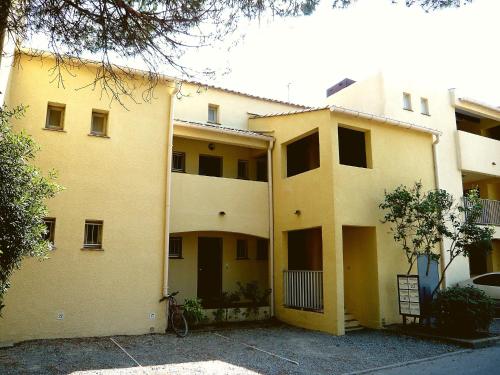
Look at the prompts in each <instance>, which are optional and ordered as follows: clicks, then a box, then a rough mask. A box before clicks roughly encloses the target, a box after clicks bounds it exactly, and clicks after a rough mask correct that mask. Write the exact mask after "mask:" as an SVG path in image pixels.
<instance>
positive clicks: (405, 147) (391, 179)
mask: <svg viewBox="0 0 500 375" xmlns="http://www.w3.org/2000/svg"><path fill="white" fill-rule="evenodd" d="M333 121H334V122H336V123H337V124H341V125H343V126H345V125H348V126H350V127H352V128H356V129H358V130H363V131H368V132H369V133H370V142H371V154H372V168H371V169H365V168H357V167H351V166H347V165H341V164H339V159H338V153H334V163H333V176H334V184H333V192H334V193H333V195H334V197H335V200H334V206H335V219H334V220H335V235H336V241H335V246H336V248H338V249H340V250H341V249H342V227H345V226H356V227H373V228H375V231H376V244H377V246H376V249H377V264H378V270H377V274H378V290H379V301H380V307H379V319H380V320H379V322H378V325H381V324H382V323H386V324H390V323H397V322H400V320H401V318H400V316H399V312H398V307H397V285H396V275H397V274H398V273H406V271H407V269H408V263H407V261H406V258H405V256H404V254H403V250H402V249H401V247H400V246H399V245H398V244H396V243H395V242H394V240H393V238H392V235H391V234H390V233H389V227H388V226H387V225H384V224H381V222H380V220H381V219H382V216H383V212H382V210H380V209H379V207H378V206H379V204H380V203H381V202H382V201H383V199H384V191H386V190H387V191H391V190H393V189H395V188H396V187H397V186H399V185H406V186H412V185H413V184H414V183H415V181H417V180H420V181H421V182H422V184H423V185H424V190H428V189H433V188H434V186H435V185H434V171H433V161H432V136H431V135H430V134H426V133H421V132H416V131H409V130H407V129H402V128H397V127H394V126H390V125H379V124H377V123H370V122H366V121H360V120H357V119H349V118H348V117H347V116H335V117H334V118H333ZM337 142H338V138H337V137H336V132H335V131H334V137H333V149H334V150H336V149H337V148H338V145H337ZM416 155H418V157H416ZM416 176H418V178H416ZM338 254H339V257H341V255H342V252H341V251H339V253H338ZM341 259H342V258H340V259H339V260H338V262H339V264H340V265H342V264H343V262H342V260H341ZM413 273H415V274H416V273H417V269H416V267H415V268H414V269H413ZM338 282H339V283H340V282H343V279H342V278H340V279H338ZM342 300H343V296H342V294H340V295H339V304H340V303H341V301H342ZM375 316H376V315H375ZM371 324H372V325H375V324H376V323H375V322H374V321H373V320H372V322H371Z"/></svg>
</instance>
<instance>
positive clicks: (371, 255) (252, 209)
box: [0, 55, 500, 341]
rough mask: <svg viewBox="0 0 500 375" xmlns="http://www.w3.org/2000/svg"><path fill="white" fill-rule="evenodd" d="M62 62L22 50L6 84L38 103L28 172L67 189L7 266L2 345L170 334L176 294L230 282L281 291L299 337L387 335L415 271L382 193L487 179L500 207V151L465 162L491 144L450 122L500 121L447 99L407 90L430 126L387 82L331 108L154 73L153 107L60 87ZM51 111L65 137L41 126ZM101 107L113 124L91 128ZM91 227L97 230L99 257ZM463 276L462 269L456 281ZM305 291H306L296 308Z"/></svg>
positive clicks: (28, 125) (10, 97) (279, 309)
mask: <svg viewBox="0 0 500 375" xmlns="http://www.w3.org/2000/svg"><path fill="white" fill-rule="evenodd" d="M52 64H53V62H52V61H51V59H50V58H49V57H48V58H46V59H45V60H43V61H40V60H36V59H33V60H32V59H29V58H28V57H27V56H24V55H23V56H22V60H21V68H14V69H11V70H10V72H9V73H8V76H7V78H8V79H7V80H6V84H7V86H6V90H5V102H6V104H7V105H16V104H21V103H22V104H24V105H28V106H29V107H28V110H27V113H26V116H25V117H23V118H21V119H19V120H15V121H14V128H15V130H24V131H26V132H27V133H28V134H30V135H32V136H33V138H34V139H35V140H36V142H37V143H38V144H39V145H40V148H41V151H40V153H39V155H38V157H37V159H36V164H37V165H38V166H40V167H41V169H42V170H44V171H46V172H47V171H49V170H51V169H55V170H56V171H57V172H58V176H59V178H58V181H59V183H60V184H61V185H63V186H64V187H65V190H64V191H63V192H61V193H60V194H59V195H58V196H57V197H56V198H54V199H52V200H50V201H48V202H47V204H48V209H49V216H50V218H52V219H54V220H55V230H54V233H53V234H54V246H55V249H54V250H53V251H52V252H50V253H49V257H48V259H46V260H43V261H38V260H36V259H26V260H25V261H24V262H23V265H22V267H21V269H20V270H19V271H17V272H15V274H14V277H13V279H12V287H11V288H10V289H9V291H8V293H7V295H6V299H5V304H6V307H5V309H4V310H3V319H0V341H21V340H27V339H35V338H54V337H77V336H103V335H116V334H142V333H148V332H163V331H164V330H165V328H166V314H165V306H164V304H160V303H159V302H158V300H159V299H160V297H161V296H162V295H163V294H165V293H166V292H167V291H170V292H171V291H175V290H178V291H180V294H179V296H178V297H179V298H178V299H179V302H183V301H184V299H185V298H205V299H207V300H209V299H210V298H212V297H217V296H220V295H221V294H222V293H223V292H232V291H234V290H236V289H237V285H238V282H239V283H243V284H245V283H250V282H255V283H256V284H257V285H258V287H259V288H260V289H261V290H265V289H267V288H269V289H271V290H272V294H271V298H270V307H271V309H270V311H271V314H273V315H275V316H276V317H277V318H278V319H280V320H283V321H285V322H288V323H290V324H293V325H297V326H301V327H305V328H309V329H317V330H321V331H325V332H329V333H332V334H344V332H345V329H346V327H348V323H347V321H346V319H347V318H346V317H347V316H353V317H354V318H355V319H356V321H359V323H360V324H361V325H362V326H366V327H373V328H379V327H381V326H383V325H384V324H390V323H395V322H399V321H400V319H401V317H400V316H399V314H398V309H397V291H396V275H397V274H398V273H405V272H406V270H407V263H406V260H405V258H404V255H403V252H402V251H401V250H400V249H399V248H398V247H397V245H396V244H395V243H394V241H393V239H392V236H391V235H390V234H389V233H388V227H387V226H386V225H383V224H381V222H380V218H381V211H380V209H379V208H378V205H379V203H380V202H381V201H382V200H383V196H384V191H385V190H391V189H393V188H395V187H397V186H398V185H401V184H406V185H411V184H413V183H414V182H415V181H417V180H421V181H422V183H423V185H424V188H426V189H433V188H435V187H437V186H439V187H442V188H445V189H446V190H448V191H450V192H452V193H454V194H455V195H457V196H460V195H461V194H462V189H464V188H467V187H468V185H467V183H470V184H474V183H476V182H477V180H478V179H477V178H476V177H477V176H479V175H481V176H484V175H485V174H488V176H489V177H488V179H484V178H480V179H479V180H481V181H480V183H481V184H482V185H481V186H483V185H484V186H483V187H482V188H481V195H482V197H483V198H486V199H490V200H498V199H499V198H498V197H499V195H498V193H499V191H498V184H497V182H498V180H497V178H498V177H499V176H498V175H497V174H496V173H498V172H497V169H495V168H496V167H495V165H493V164H492V161H494V160H496V158H497V157H498V151H499V149H498V148H496V149H495V147H496V145H497V144H496V143H494V142H498V141H497V140H494V139H492V138H487V142H490V143H491V142H493V143H492V146H491V147H489V148H488V151H487V152H488V153H489V154H487V155H486V154H485V155H483V156H484V157H482V158H481V159H477V160H475V161H474V162H473V161H471V157H470V156H467V155H473V154H474V151H473V150H472V151H470V150H469V151H465V150H466V147H473V149H475V148H477V147H483V146H482V145H483V143H484V142H483V141H484V140H483V139H479V140H478V139H473V140H469V138H470V136H471V135H472V134H470V133H467V134H464V135H460V134H459V135H458V136H457V128H456V126H457V125H456V122H455V113H456V111H457V108H459V107H460V108H459V110H460V111H466V110H467V111H469V112H474V114H475V115H476V116H478V113H480V115H481V116H484V117H486V118H488V121H493V122H495V121H498V120H499V119H500V117H499V116H500V114H498V113H497V112H498V111H495V110H494V109H487V108H486V107H484V106H481V105H477V104H474V103H470V102H466V101H461V100H460V99H456V98H455V97H453V96H452V95H451V94H450V93H449V92H448V91H445V92H441V91H435V92H434V91H425V90H427V88H425V90H424V88H419V89H417V88H413V86H412V87H410V86H408V87H407V88H405V89H404V90H403V92H411V93H412V95H413V96H414V97H417V96H419V95H421V96H425V98H426V99H428V104H429V108H430V116H429V115H422V114H420V113H419V112H418V111H417V110H415V111H407V110H402V109H401V98H400V94H401V92H400V89H399V88H398V87H399V86H398V85H396V84H395V83H394V82H395V81H391V79H389V78H387V77H385V76H382V75H379V76H376V77H373V78H372V79H370V80H367V81H366V82H358V83H355V84H353V85H351V86H349V87H347V88H345V89H344V90H341V91H340V92H337V93H336V94H335V95H334V96H333V97H331V98H329V99H328V101H329V102H330V104H335V105H334V106H331V107H328V106H326V107H324V108H321V109H308V108H305V107H303V106H299V105H295V104H292V103H286V102H280V101H276V100H269V99H265V98H259V97H256V96H252V95H248V94H243V93H239V92H235V91H231V90H226V89H222V88H218V87H211V86H201V85H199V84H197V83H194V82H184V83H182V85H181V90H182V95H176V90H177V89H179V82H177V81H176V80H174V79H172V78H169V77H162V80H160V83H159V84H158V86H157V88H156V92H155V99H154V100H153V101H151V102H148V103H140V104H138V103H134V102H132V101H126V102H125V103H124V104H125V105H126V108H124V107H123V106H121V105H119V104H118V103H116V102H113V103H111V102H110V100H109V98H107V97H106V96H102V95H101V92H100V91H99V90H98V89H97V90H92V88H91V87H86V88H83V89H81V88H82V87H83V86H85V85H86V84H87V83H88V82H89V81H92V79H93V76H94V72H93V71H92V68H91V67H80V68H78V67H75V68H73V71H72V72H71V73H72V74H67V75H65V76H64V78H65V80H64V87H62V86H60V87H58V86H57V84H55V83H54V82H51V77H50V72H49V69H50V68H51V67H52ZM2 77H5V74H4V75H3V76H2ZM2 79H3V78H2ZM391 82H393V83H391ZM136 84H137V82H136ZM77 89H78V90H77ZM419 90H421V91H419ZM367 99H368V100H367ZM340 106H342V107H349V108H352V109H354V110H358V111H362V112H363V113H360V112H356V111H348V110H343V109H342V108H340V109H339V107H340ZM52 107H53V108H55V109H54V110H55V111H56V112H57V111H59V112H61V111H62V113H63V116H62V120H60V121H62V122H59V123H58V124H62V126H61V127H60V128H54V127H52V128H50V126H48V125H50V121H53V119H52V118H51V117H50V115H49V114H50V110H51V108H52ZM488 110H489V111H490V112H488ZM93 113H97V114H99V116H101V115H104V116H105V128H104V130H105V131H103V132H101V133H99V134H96V133H95V131H94V130H95V129H94V126H95V125H94V122H93V121H94V118H93ZM273 113H279V114H278V115H273ZM366 113H369V114H370V115H366ZM54 121H55V120H54ZM488 121H485V122H484V127H482V128H481V129H482V130H481V131H485V132H490V131H491V129H493V127H492V126H493V125H494V124H495V123H494V124H493V125H491V123H489V122H488ZM474 136H477V137H479V135H478V134H474ZM457 139H458V140H457ZM437 141H439V143H437ZM474 142H476V143H477V144H480V145H479V146H477V145H476V146H474V145H475V144H476V143H474ZM462 143H463V144H464V145H463V146H462ZM436 144H438V146H439V148H438V149H436ZM457 145H460V146H457ZM470 145H472V146H470ZM458 147H461V148H462V149H464V152H463V153H462V154H460V153H459V152H458V151H457V148H458ZM436 151H437V153H436ZM436 158H437V160H438V162H437V163H438V164H439V167H438V168H437V169H436V160H435V159H436ZM499 162H500V161H499ZM468 163H469V164H468ZM471 163H478V165H477V166H470V167H469V166H468V165H471ZM467 168H468V169H472V171H471V172H472V177H471V178H470V180H467V181H462V174H463V172H464V170H465V169H467ZM86 222H90V225H95V223H98V225H99V226H100V227H99V228H100V229H99V230H100V232H99V233H100V235H99V236H97V237H96V238H93V239H92V240H96V241H97V240H99V241H100V243H99V244H98V245H96V246H94V247H93V248H89V247H88V246H87V245H88V244H86V241H87V236H88V228H87V226H86V225H87V224H86ZM92 223H94V224H92ZM92 233H93V232H92ZM172 244H175V245H172ZM495 246H496V249H497V250H495V251H496V252H494V253H492V255H491V259H489V260H488V265H489V266H488V267H490V269H496V267H498V264H499V263H498V259H500V256H498V244H497V243H495ZM263 250H264V251H263ZM169 254H170V257H169ZM214 259H216V261H215V262H214ZM207 269H209V270H210V272H209V273H207V271H206V270H207ZM466 277H468V264H467V263H466V262H462V263H460V262H457V265H456V267H455V268H454V269H453V270H451V271H450V274H449V276H448V277H447V282H448V283H452V282H453V281H458V280H462V279H464V278H466ZM216 279H217V280H216ZM297 280H299V281H300V282H305V284H303V285H306V286H307V288H306V289H305V291H306V292H307V293H306V294H307V296H306V297H307V298H305V299H304V298H303V296H300V298H302V300H300V301H298V300H296V299H294V298H296V297H297V295H296V292H297V290H296V289H297V288H298V287H297V285H296V284H294V283H295V282H296V281H297ZM207 286H208V288H207ZM294 288H295V289H294ZM294 293H295V294H294ZM212 302H213V301H212ZM212 307H213V306H211V308H212Z"/></svg>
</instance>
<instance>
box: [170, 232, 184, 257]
mask: <svg viewBox="0 0 500 375" xmlns="http://www.w3.org/2000/svg"><path fill="white" fill-rule="evenodd" d="M168 257H169V258H182V237H170V241H169V243H168Z"/></svg>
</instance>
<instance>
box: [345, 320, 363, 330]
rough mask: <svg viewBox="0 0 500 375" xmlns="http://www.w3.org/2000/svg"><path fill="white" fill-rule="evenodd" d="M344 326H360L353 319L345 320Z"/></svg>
mask: <svg viewBox="0 0 500 375" xmlns="http://www.w3.org/2000/svg"><path fill="white" fill-rule="evenodd" d="M344 324H345V325H344V326H345V328H354V327H361V325H360V324H359V322H358V321H357V320H356V319H354V320H346V321H345V323H344Z"/></svg>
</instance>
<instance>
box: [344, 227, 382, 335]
mask: <svg viewBox="0 0 500 375" xmlns="http://www.w3.org/2000/svg"><path fill="white" fill-rule="evenodd" d="M342 240H343V244H342V246H343V259H344V270H343V272H344V306H345V308H346V311H348V312H349V313H351V314H352V315H353V316H354V317H355V318H356V319H357V320H358V321H359V322H360V323H361V325H362V326H364V327H371V328H380V311H379V309H380V302H379V290H378V284H379V283H378V279H379V277H378V258H377V237H376V229H375V228H374V227H353V226H344V227H342Z"/></svg>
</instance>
